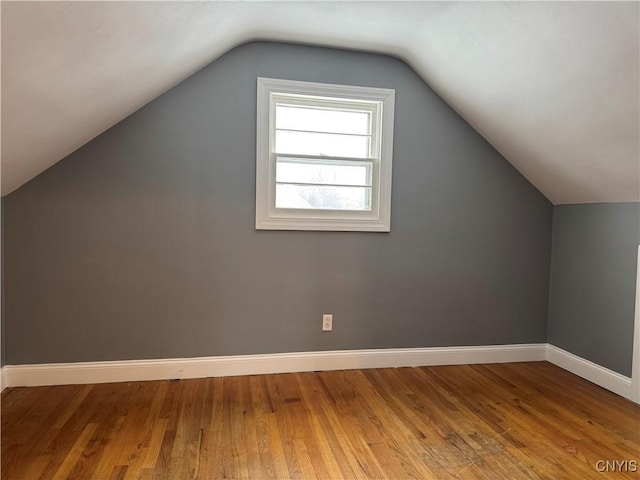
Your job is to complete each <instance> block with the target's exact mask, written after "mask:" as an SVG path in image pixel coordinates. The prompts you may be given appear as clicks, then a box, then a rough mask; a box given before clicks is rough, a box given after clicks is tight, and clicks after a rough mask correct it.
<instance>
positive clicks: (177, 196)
mask: <svg viewBox="0 0 640 480" xmlns="http://www.w3.org/2000/svg"><path fill="white" fill-rule="evenodd" d="M257 76H265V77H275V78H286V79H294V80H307V81H317V82H330V83H340V84H354V85H365V86H374V87H388V88H395V89H396V115H395V119H396V123H395V145H394V171H393V197H392V198H393V199H392V226H391V233H339V232H286V231H256V230H255V229H254V209H255V193H254V192H255V115H256V111H255V110H256V108H255V102H256V77H257ZM132 81H135V79H132ZM551 218H552V206H551V205H550V203H549V202H548V201H547V200H546V199H545V198H544V197H543V196H542V195H541V194H540V192H538V190H536V189H535V188H534V187H533V186H532V185H531V184H530V183H529V182H528V181H527V180H525V179H524V178H523V177H522V176H521V175H520V174H519V173H518V172H517V171H516V170H515V169H514V168H513V167H512V166H511V165H510V164H509V163H508V162H507V161H505V160H504V158H503V157H502V156H501V155H500V154H498V153H497V152H496V151H495V150H494V149H493V148H492V147H491V146H490V145H489V144H488V143H487V142H486V141H485V140H484V139H483V138H482V137H481V136H480V135H479V134H477V133H476V132H475V131H474V130H473V129H472V128H471V127H470V126H469V125H468V124H467V123H466V122H465V121H464V120H462V119H461V118H460V117H459V116H458V115H457V114H456V113H455V112H454V111H453V110H452V109H451V108H449V107H448V106H447V104H445V103H444V102H443V101H442V100H441V99H440V98H439V97H438V96H437V95H436V94H435V93H434V92H433V91H432V90H431V89H430V88H429V87H428V86H427V85H425V83H424V82H423V81H422V80H421V79H420V78H419V77H418V76H417V75H416V74H415V73H414V72H413V71H412V70H411V69H410V68H409V67H408V66H407V65H406V64H404V63H402V62H401V61H399V60H397V59H393V58H389V57H385V56H379V55H371V54H364V53H356V52H349V51H340V50H331V49H323V48H314V47H305V46H295V45H283V44H273V43H251V44H247V45H244V46H241V47H239V48H236V49H235V50H233V51H231V52H229V53H228V54H226V55H225V56H223V57H222V58H220V59H218V60H217V61H215V62H214V63H212V64H211V65H210V66H208V67H207V68H205V69H203V70H202V71H200V72H199V73H197V74H195V75H193V76H192V77H191V78H189V79H188V80H186V81H185V82H183V83H181V84H180V85H178V86H176V87H175V88H173V89H172V90H170V91H169V92H167V93H166V94H164V95H162V96H161V97H159V98H157V99H156V100H154V101H153V102H151V103H150V104H148V105H146V106H145V107H144V108H142V109H140V110H139V111H137V112H136V113H134V114H133V115H131V116H130V117H128V118H127V119H125V120H123V121H122V122H120V123H119V124H118V125H116V126H114V127H113V128H111V129H110V130H108V131H107V132H105V133H104V134H102V135H100V136H99V137H97V138H96V139H94V140H93V141H91V142H90V143H89V144H87V145H85V146H84V147H82V148H81V149H79V150H78V151H76V152H75V153H73V154H72V155H70V156H69V157H68V158H66V159H64V160H63V161H61V162H59V163H58V164H56V165H55V166H53V167H52V168H50V169H49V170H47V171H46V172H44V173H43V174H42V175H40V176H38V177H37V178H35V179H34V180H32V181H31V182H29V183H28V184H26V185H24V186H23V187H22V188H20V189H18V190H17V191H15V192H14V193H12V194H11V195H9V196H7V197H6V198H5V220H6V223H5V225H6V231H5V248H6V250H5V253H6V256H5V260H6V270H5V271H6V278H5V280H6V335H7V345H6V355H7V363H9V364H23V363H40V362H73V361H95V360H121V359H143V358H167V357H194V356H208V355H230V354H249V353H272V352H288V351H314V350H333V349H361V348H387V347H424V346H443V345H486V344H511V343H528V342H544V341H545V340H546V328H547V315H548V291H549V261H550V248H551ZM323 313H333V314H334V331H333V332H331V333H322V332H321V328H320V327H321V315H322V314H323Z"/></svg>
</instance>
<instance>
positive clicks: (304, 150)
mask: <svg viewBox="0 0 640 480" xmlns="http://www.w3.org/2000/svg"><path fill="white" fill-rule="evenodd" d="M369 142H370V138H369V137H368V136H361V137H360V136H353V135H334V134H328V133H307V132H289V131H282V130H276V149H275V150H276V152H277V153H290V154H296V153H297V154H300V155H318V156H322V155H325V156H330V157H352V158H369Z"/></svg>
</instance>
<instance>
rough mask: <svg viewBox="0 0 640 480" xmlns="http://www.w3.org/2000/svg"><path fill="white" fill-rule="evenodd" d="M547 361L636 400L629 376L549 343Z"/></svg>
mask: <svg viewBox="0 0 640 480" xmlns="http://www.w3.org/2000/svg"><path fill="white" fill-rule="evenodd" d="M547 361H549V362H551V363H553V364H554V365H557V366H558V367H560V368H562V369H564V370H567V371H569V372H571V373H574V374H576V375H578V376H579V377H582V378H584V379H585V380H589V381H590V382H592V383H595V384H596V385H599V386H600V387H602V388H606V389H607V390H610V391H612V392H613V393H617V394H618V395H620V396H622V397H625V398H628V399H629V400H633V401H635V399H633V398H632V389H631V385H632V384H631V378H629V377H625V376H624V375H621V374H619V373H617V372H614V371H613V370H609V369H608V368H605V367H602V366H600V365H598V364H596V363H593V362H590V361H589V360H585V359H584V358H582V357H579V356H577V355H574V354H573V353H570V352H567V351H566V350H563V349H561V348H558V347H556V346H555V345H550V344H549V345H547ZM636 403H638V402H636Z"/></svg>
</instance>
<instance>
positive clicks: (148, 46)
mask: <svg viewBox="0 0 640 480" xmlns="http://www.w3.org/2000/svg"><path fill="white" fill-rule="evenodd" d="M1 14H2V89H1V94H2V99H1V100H2V103H1V108H2V170H1V175H2V195H6V194H8V193H10V192H11V191H13V190H15V189H16V188H18V187H20V186H21V185H22V184H24V183H25V182H27V181H29V180H30V179H31V178H33V177H34V176H36V175H38V174H39V173H40V172H42V171H43V170H45V169H46V168H48V167H49V166H51V165H53V164H54V163H55V162H57V161H59V160H61V159H62V158H63V157H65V156H66V155H68V154H69V153H71V152H72V151H74V150H75V149H77V148H78V147H80V146H81V145H83V144H85V143H86V142H88V141H90V140H91V139H92V138H94V137H95V136H97V135H98V134H100V133H101V132H103V131H104V130H106V129H107V128H109V127H110V126H112V125H114V124H115V123H117V122H118V121H120V120H122V119H123V118H124V117H126V116H127V115H129V114H130V113H132V112H133V111H135V110H136V109H138V108H139V107H141V106H142V105H144V104H145V103H147V102H149V101H150V100H152V99H153V98H155V97H157V96H158V95H160V94H161V93H163V92H164V91H166V90H167V89H169V88H170V87H172V86H173V85H175V84H177V83H179V82H180V81H182V80H184V79H185V78H187V77H188V76H189V75H191V74H193V73H194V72H196V71H197V70H199V69H201V68H202V67H204V66H205V65H207V64H208V63H209V62H211V61H213V60H215V59H216V58H218V57H219V56H220V55H222V54H223V53H225V52H227V51H228V50H230V49H231V48H233V47H235V46H237V45H239V44H241V43H245V42H247V41H251V40H281V41H287V42H296V43H305V44H312V45H324V46H335V47H341V48H350V49H355V50H363V51H370V52H380V53H385V54H391V55H394V56H397V57H400V58H402V59H403V60H405V61H406V62H407V63H408V64H409V65H411V66H412V67H413V68H414V69H415V70H416V72H418V74H420V75H421V76H422V77H423V78H424V80H425V81H426V82H427V83H428V84H429V85H430V86H431V87H432V88H434V89H435V90H436V91H437V92H438V93H439V94H440V95H441V96H442V97H443V98H444V99H445V100H446V101H447V102H448V103H449V104H450V105H451V106H452V107H453V108H454V109H455V110H456V111H457V112H458V113H459V114H460V115H462V116H463V117H464V118H465V119H466V120H467V121H468V122H469V123H470V124H471V125H472V126H473V127H474V128H475V129H476V130H477V131H478V132H479V133H480V134H482V135H483V136H484V137H485V138H486V139H487V140H488V141H489V142H490V143H491V144H492V145H493V146H494V147H495V148H496V149H497V150H498V151H500V152H501V153H502V154H503V155H504V156H505V157H506V159H507V160H508V161H509V162H511V163H512V164H513V165H514V166H515V167H516V168H517V169H518V170H519V171H520V172H522V174H523V175H524V176H526V177H527V178H528V179H529V180H530V181H531V182H532V183H533V184H534V185H535V186H536V187H537V188H538V189H540V191H542V193H544V194H545V195H546V196H547V197H548V198H549V199H550V200H551V201H552V202H553V203H555V204H561V203H583V202H585V203H588V202H616V201H639V200H640V168H639V163H640V162H639V156H640V147H639V143H640V140H639V136H640V134H639V130H640V124H639V122H640V120H639V116H640V113H639V111H640V106H639V105H640V99H639V85H640V84H639V23H640V22H639V15H640V14H639V4H638V3H637V2H602V3H600V2H561V3H555V2H527V3H518V2H344V1H341V2H251V1H250V2H4V1H3V2H2V10H1Z"/></svg>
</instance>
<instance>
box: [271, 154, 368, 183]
mask: <svg viewBox="0 0 640 480" xmlns="http://www.w3.org/2000/svg"><path fill="white" fill-rule="evenodd" d="M371 170H372V163H371V162H342V161H339V160H315V159H306V158H282V157H278V159H277V163H276V182H284V183H318V184H324V185H326V184H333V185H353V186H363V187H368V186H371Z"/></svg>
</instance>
